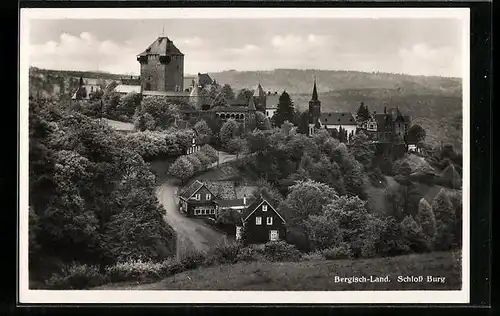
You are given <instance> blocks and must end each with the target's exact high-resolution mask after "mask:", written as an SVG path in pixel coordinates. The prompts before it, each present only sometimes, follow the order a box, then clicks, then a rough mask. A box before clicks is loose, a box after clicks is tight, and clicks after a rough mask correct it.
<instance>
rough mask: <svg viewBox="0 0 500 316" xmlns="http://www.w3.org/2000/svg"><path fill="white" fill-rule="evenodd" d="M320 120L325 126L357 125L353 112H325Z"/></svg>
mask: <svg viewBox="0 0 500 316" xmlns="http://www.w3.org/2000/svg"><path fill="white" fill-rule="evenodd" d="M319 120H320V122H321V124H323V125H357V123H356V120H355V119H354V117H353V116H352V113H351V112H323V113H321V115H320V117H319Z"/></svg>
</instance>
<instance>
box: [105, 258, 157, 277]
mask: <svg viewBox="0 0 500 316" xmlns="http://www.w3.org/2000/svg"><path fill="white" fill-rule="evenodd" d="M162 269H163V267H162V263H155V262H152V261H142V260H130V261H127V262H120V263H117V264H115V265H113V266H110V267H108V268H107V269H106V276H107V278H108V280H109V281H111V282H122V281H146V280H152V279H158V278H159V277H160V276H161V275H162V272H163V270H162Z"/></svg>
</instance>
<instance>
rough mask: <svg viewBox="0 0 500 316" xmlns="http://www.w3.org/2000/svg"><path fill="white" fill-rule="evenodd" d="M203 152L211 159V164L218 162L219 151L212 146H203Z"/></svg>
mask: <svg viewBox="0 0 500 316" xmlns="http://www.w3.org/2000/svg"><path fill="white" fill-rule="evenodd" d="M201 151H202V152H203V153H204V154H205V155H207V156H208V158H210V161H211V162H216V161H217V158H218V154H217V151H216V150H215V149H214V148H213V147H212V146H210V145H203V147H201Z"/></svg>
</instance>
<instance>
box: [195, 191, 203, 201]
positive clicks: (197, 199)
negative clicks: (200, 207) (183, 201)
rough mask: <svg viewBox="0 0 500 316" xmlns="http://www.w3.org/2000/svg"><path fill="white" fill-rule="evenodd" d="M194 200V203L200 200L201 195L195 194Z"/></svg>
mask: <svg viewBox="0 0 500 316" xmlns="http://www.w3.org/2000/svg"><path fill="white" fill-rule="evenodd" d="M194 199H195V200H196V201H199V200H201V194H200V193H197V194H196V195H195V196H194Z"/></svg>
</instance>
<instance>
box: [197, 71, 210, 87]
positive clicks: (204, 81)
mask: <svg viewBox="0 0 500 316" xmlns="http://www.w3.org/2000/svg"><path fill="white" fill-rule="evenodd" d="M213 82H214V81H213V79H212V78H210V76H209V75H208V74H202V73H198V85H200V86H202V87H203V86H206V85H209V84H212V83H213Z"/></svg>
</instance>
